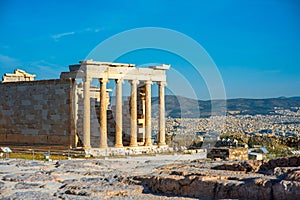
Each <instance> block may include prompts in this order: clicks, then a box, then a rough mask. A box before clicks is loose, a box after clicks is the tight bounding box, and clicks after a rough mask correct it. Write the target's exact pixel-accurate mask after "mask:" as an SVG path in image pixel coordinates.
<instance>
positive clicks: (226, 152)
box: [207, 147, 248, 160]
mask: <svg viewBox="0 0 300 200" xmlns="http://www.w3.org/2000/svg"><path fill="white" fill-rule="evenodd" d="M207 157H208V158H211V159H215V158H220V159H223V160H248V148H225V147H219V148H213V149H212V150H211V151H210V152H209V153H208V154H207Z"/></svg>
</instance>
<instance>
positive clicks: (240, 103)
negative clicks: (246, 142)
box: [152, 95, 300, 118]
mask: <svg viewBox="0 0 300 200" xmlns="http://www.w3.org/2000/svg"><path fill="white" fill-rule="evenodd" d="M152 102H153V105H154V106H153V113H154V115H157V114H158V107H157V106H155V105H157V104H158V97H153V98H152ZM165 102H166V116H170V117H174V118H175V117H181V116H183V117H190V118H195V117H209V116H211V114H212V113H211V110H212V109H211V108H212V107H213V108H214V109H213V110H214V112H213V114H214V115H218V114H221V113H222V112H224V111H225V110H226V108H227V112H228V113H231V114H249V115H255V114H262V115H266V114H272V113H274V108H275V107H277V108H280V109H292V108H293V107H300V97H290V98H286V97H284V98H283V97H279V98H269V99H245V98H240V99H229V100H227V101H224V100H213V101H210V100H209V101H202V100H195V99H190V98H186V97H182V96H175V95H167V96H166V98H165Z"/></svg>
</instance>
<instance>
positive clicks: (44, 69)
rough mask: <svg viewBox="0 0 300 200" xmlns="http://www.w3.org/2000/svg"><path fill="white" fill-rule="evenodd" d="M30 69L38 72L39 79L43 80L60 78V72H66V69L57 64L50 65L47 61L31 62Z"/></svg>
mask: <svg viewBox="0 0 300 200" xmlns="http://www.w3.org/2000/svg"><path fill="white" fill-rule="evenodd" d="M30 68H32V70H34V71H36V72H37V74H38V78H41V79H44V78H46V79H49V78H51V79H53V78H58V77H59V75H60V72H62V71H64V70H65V68H64V67H61V66H59V65H57V64H53V63H49V62H47V61H45V60H39V61H34V62H31V63H30Z"/></svg>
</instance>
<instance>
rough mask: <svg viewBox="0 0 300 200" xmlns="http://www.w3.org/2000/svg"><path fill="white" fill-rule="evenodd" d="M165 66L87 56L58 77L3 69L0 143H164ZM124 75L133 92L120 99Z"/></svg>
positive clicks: (89, 146) (144, 145)
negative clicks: (154, 118) (154, 115)
mask: <svg viewBox="0 0 300 200" xmlns="http://www.w3.org/2000/svg"><path fill="white" fill-rule="evenodd" d="M169 67H170V65H164V64H163V65H161V66H151V67H149V68H136V67H135V65H133V64H124V63H110V62H97V61H93V60H85V61H81V62H80V63H79V64H75V65H70V66H69V70H70V71H69V72H62V73H61V75H60V79H57V80H41V81H34V77H35V75H31V74H28V73H26V72H25V71H22V70H15V73H14V74H5V76H4V77H3V81H2V83H1V84H0V93H1V95H2V97H3V98H1V100H0V103H1V104H0V144H8V145H24V144H26V145H28V146H30V145H31V146H35V145H61V146H65V147H71V148H77V147H83V149H85V150H87V151H89V152H94V151H95V148H99V151H98V152H96V153H95V154H97V155H99V154H101V152H103V149H105V152H106V153H105V155H107V152H109V151H111V152H114V154H115V152H118V151H119V150H114V149H111V148H117V149H118V148H123V147H124V146H127V148H133V151H140V150H138V149H136V148H138V147H142V150H141V151H146V152H149V150H150V152H155V151H156V150H155V149H157V148H158V149H165V148H167V145H166V142H165V100H164V97H165V95H164V87H165V85H166V70H167V69H169ZM92 80H93V81H94V80H98V81H99V82H98V83H99V84H100V87H98V86H92V85H91V81H92ZM109 80H113V81H115V83H116V99H115V101H116V103H115V105H111V106H109V104H110V99H109V94H108V93H109V92H111V90H110V89H108V88H107V83H108V82H109ZM25 81H26V82H25ZM125 81H127V82H128V83H129V84H130V85H131V95H130V97H129V98H128V99H126V100H125V101H123V100H122V98H123V95H122V85H123V84H124V83H125ZM153 83H157V85H158V91H159V132H158V139H157V140H158V145H157V146H154V145H153V142H152V137H153V136H152V127H151V85H152V84H153ZM113 112H115V113H114V114H113ZM126 133H127V134H126ZM92 148H93V151H91V149H92ZM127 150H128V149H127ZM99 152H100V153H99Z"/></svg>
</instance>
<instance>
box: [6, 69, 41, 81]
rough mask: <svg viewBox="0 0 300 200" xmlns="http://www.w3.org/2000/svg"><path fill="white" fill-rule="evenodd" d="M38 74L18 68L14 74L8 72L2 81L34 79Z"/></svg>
mask: <svg viewBox="0 0 300 200" xmlns="http://www.w3.org/2000/svg"><path fill="white" fill-rule="evenodd" d="M35 76H36V75H34V74H28V73H26V72H25V71H24V70H20V69H16V70H15V71H14V73H13V74H9V73H6V74H4V76H3V77H2V83H5V82H18V81H34V78H35Z"/></svg>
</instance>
